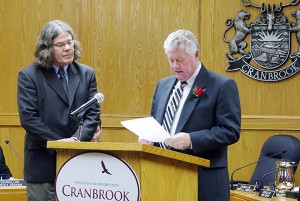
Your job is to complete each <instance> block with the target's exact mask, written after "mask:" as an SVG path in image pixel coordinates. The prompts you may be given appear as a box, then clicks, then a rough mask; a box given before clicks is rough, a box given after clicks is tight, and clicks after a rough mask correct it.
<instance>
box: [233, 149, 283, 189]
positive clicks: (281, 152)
mask: <svg viewBox="0 0 300 201" xmlns="http://www.w3.org/2000/svg"><path fill="white" fill-rule="evenodd" d="M283 153H286V149H284V150H282V151H280V152H278V153H275V154H273V155H270V156H266V157H264V158H262V159H259V160H258V161H255V162H253V163H249V164H247V165H244V166H242V167H239V168H237V169H235V170H234V171H233V172H232V174H231V181H230V183H231V190H233V174H234V173H235V172H236V171H238V170H240V169H243V168H245V167H248V166H250V165H253V164H255V163H258V162H260V161H262V160H265V159H267V158H272V157H273V156H277V155H279V154H283Z"/></svg>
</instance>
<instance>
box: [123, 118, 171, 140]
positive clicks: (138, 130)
mask: <svg viewBox="0 0 300 201" xmlns="http://www.w3.org/2000/svg"><path fill="white" fill-rule="evenodd" d="M121 124H122V125H123V126H124V127H125V128H127V129H128V130H130V131H131V132H133V133H134V134H136V135H137V136H139V137H141V138H143V139H146V140H149V141H151V142H163V141H164V140H165V139H167V138H169V137H170V135H169V133H168V132H167V131H166V130H165V129H164V128H163V127H162V126H161V125H160V124H159V123H158V122H157V121H156V120H155V119H154V118H153V117H146V118H139V119H133V120H127V121H121Z"/></svg>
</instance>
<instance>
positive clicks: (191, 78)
mask: <svg viewBox="0 0 300 201" xmlns="http://www.w3.org/2000/svg"><path fill="white" fill-rule="evenodd" d="M200 70H201V62H199V65H198V67H197V69H196V70H195V72H194V73H193V75H192V76H191V77H190V78H189V79H188V80H187V81H186V82H187V85H188V86H189V87H192V86H193V84H194V82H195V79H196V77H197V75H198V73H199V72H200ZM177 84H178V86H179V85H180V82H178V83H177Z"/></svg>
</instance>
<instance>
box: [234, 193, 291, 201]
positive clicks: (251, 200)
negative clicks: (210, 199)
mask: <svg viewBox="0 0 300 201" xmlns="http://www.w3.org/2000/svg"><path fill="white" fill-rule="evenodd" d="M270 200H272V201H296V199H292V198H286V197H273V198H272V199H269V198H263V197H260V196H258V194H257V193H249V192H243V191H230V201H270Z"/></svg>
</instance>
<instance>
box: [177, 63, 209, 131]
mask: <svg viewBox="0 0 300 201" xmlns="http://www.w3.org/2000/svg"><path fill="white" fill-rule="evenodd" d="M207 77H208V75H207V70H206V68H205V66H204V65H203V64H202V66H201V69H200V72H199V73H198V75H197V77H196V79H195V82H194V84H193V86H192V88H191V91H190V93H189V95H188V97H187V99H186V101H185V103H184V105H183V108H182V111H181V114H180V117H179V121H178V124H177V127H176V131H175V133H178V132H180V131H181V130H182V128H183V127H184V125H185V124H186V122H187V120H188V119H189V117H190V115H191V113H192V112H193V110H194V108H195V106H196V104H197V102H199V101H201V100H200V99H201V96H200V97H195V96H194V94H193V89H194V88H195V87H196V86H200V87H201V88H202V89H205V88H206V86H207ZM202 95H204V94H202Z"/></svg>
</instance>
